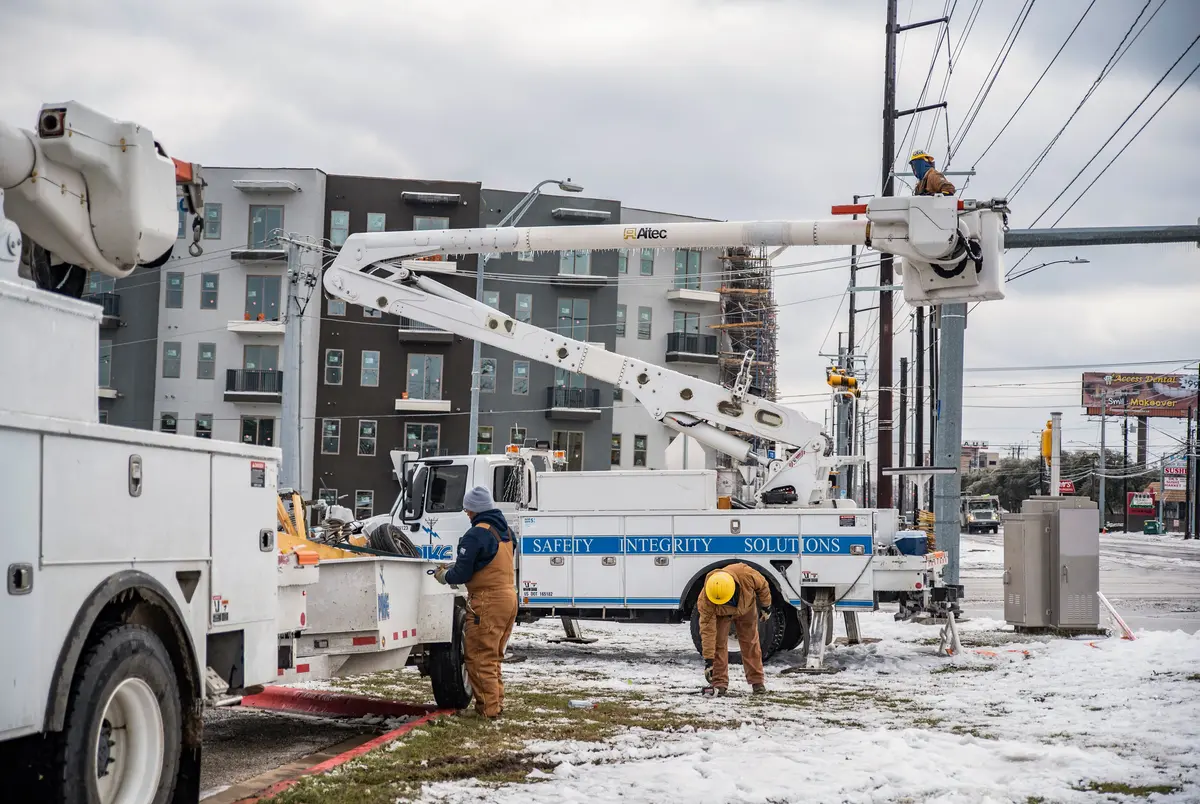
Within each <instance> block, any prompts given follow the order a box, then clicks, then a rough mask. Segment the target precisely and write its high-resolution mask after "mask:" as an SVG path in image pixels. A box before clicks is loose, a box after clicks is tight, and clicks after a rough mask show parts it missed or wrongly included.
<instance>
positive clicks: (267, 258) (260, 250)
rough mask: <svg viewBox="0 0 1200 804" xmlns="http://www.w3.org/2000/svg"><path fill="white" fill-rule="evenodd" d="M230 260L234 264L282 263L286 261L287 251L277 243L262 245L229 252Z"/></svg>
mask: <svg viewBox="0 0 1200 804" xmlns="http://www.w3.org/2000/svg"><path fill="white" fill-rule="evenodd" d="M229 257H230V259H232V260H234V261H235V262H242V263H252V262H284V261H286V260H287V249H286V248H284V247H283V246H281V245H279V243H262V244H260V245H257V246H246V247H244V248H235V249H233V250H232V251H230V252H229Z"/></svg>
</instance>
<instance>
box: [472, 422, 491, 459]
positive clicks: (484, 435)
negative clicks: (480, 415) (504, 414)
mask: <svg viewBox="0 0 1200 804" xmlns="http://www.w3.org/2000/svg"><path fill="white" fill-rule="evenodd" d="M492 432H493V430H492V427H491V426H490V425H489V426H485V427H480V428H479V432H478V433H476V437H475V453H476V454H477V455H491V454H492Z"/></svg>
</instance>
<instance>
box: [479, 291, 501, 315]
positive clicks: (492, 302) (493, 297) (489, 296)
mask: <svg viewBox="0 0 1200 804" xmlns="http://www.w3.org/2000/svg"><path fill="white" fill-rule="evenodd" d="M483 303H484V304H486V305H487V306H488V307H491V308H492V309H493V310H499V309H500V291H498V290H485V291H484V292H483Z"/></svg>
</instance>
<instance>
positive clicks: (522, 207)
mask: <svg viewBox="0 0 1200 804" xmlns="http://www.w3.org/2000/svg"><path fill="white" fill-rule="evenodd" d="M547 184H557V185H558V189H560V190H562V191H563V192H564V193H582V192H583V186H582V185H580V184H576V183H575V182H573V181H571V180H570V179H569V178H567V179H545V180H543V181H540V182H538V183H537V184H536V185H534V188H533V189H532V190H530V191H529V192H527V193H526V194H525V197H524V198H522V199H521V200H520V201H518V202H517V203H516V204H514V205H513V208H512V209H511V210H509V211H508V214H507V215H505V216H504V217H503V218H501V219H500V223H498V224H496V225H497V226H512V225H513V224H515V223H516V222H517V221H519V220H520V219H521V216H522V215H524V214H525V213H526V212H528V211H529V208H530V207H531V206H533V202H534V201H535V200H536V199H537V197H538V196H539V195H541V193H542V188H543V187H545V186H546V185H547ZM491 257H492V254H491V252H485V253H483V254H480V255H479V259H478V260H476V263H475V301H480V302H481V301H483V269H484V266H486V265H487V262H488V260H489V259H491ZM479 347H480V343H479V340H478V339H475V340H474V341H473V342H472V345H471V420H470V423H469V424H468V425H467V427H468V429H467V436H468V442H467V454H468V455H475V454H476V451H477V449H478V447H479V380H480V376H481V374H482V366H481V365H480V364H481V361H480V354H479Z"/></svg>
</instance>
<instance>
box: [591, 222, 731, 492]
mask: <svg viewBox="0 0 1200 804" xmlns="http://www.w3.org/2000/svg"><path fill="white" fill-rule="evenodd" d="M702 220H707V219H705V218H695V217H691V216H687V215H672V214H669V213H665V212H652V211H650V210H644V209H633V208H629V207H622V208H621V223H625V224H638V223H668V222H674V223H679V222H687V221H702ZM641 252H642V250H640V249H631V250H630V251H629V253H628V255H627V257H626V259H625V271H624V273H621V274H619V276H618V282H617V305H618V306H617V310H618V321H617V324H618V327H617V338H616V347H615V349H616V351H617V352H619V353H621V354H624V355H628V356H630V357H636V358H638V359H639V360H645V361H646V362H648V363H654V364H657V365H660V366H666V367H667V368H670V369H672V370H674V371H679V372H682V373H684V374H689V375H692V376H694V377H700V378H701V379H705V380H709V381H710V382H716V381H717V379H718V374H719V367H718V365H717V360H718V357H719V352H720V343H721V340H722V339H721V337H720V336H719V332H720V330H715V329H710V325H712V324H716V323H719V322H720V320H721V302H720V296H719V295H718V293H717V291H718V289H719V288H720V284H721V271H722V263H721V260H720V259H718V257H719V253H720V252H719V251H715V250H708V251H701V252H699V254H698V255H695V256H689V255H686V254H683V255H681V254H679V253H677V251H676V250H675V249H661V250H658V251H655V252H654V254H653V269H652V271H650V272H649V273H646V272H645V271H644V269H643V261H642V256H643V255H642V253H641ZM697 260H698V268H699V272H698V274H697V273H696V268H697V264H696V263H697ZM677 265H678V266H679V267H680V268H682V269H683V271H682V274H681V275H680V276H678V277H677ZM646 267H647V268H649V267H650V265H649V263H647V266H646ZM622 310H623V311H624V335H622V334H621V333H622V330H621V327H620V325H621V323H622V322H621V320H620V316H621V311H622ZM647 317H648V319H649V320H648V321H647V320H646V318H647ZM647 323H648V324H649V332H648V333H647V331H646V327H645V325H646V324H647ZM677 328H679V329H681V330H687V331H686V332H684V333H683V334H684V335H691V336H697V337H683V338H680V337H675V338H672V337H671V333H673V332H675V331H676V329H677ZM647 335H648V337H646V336H647ZM612 433H613V437H612V449H611V451H612V453H613V457H614V458H615V457H617V456H618V453H619V457H620V460H619V462H618V461H613V462H612V468H614V469H617V468H620V469H640V468H646V469H666V468H668V466H667V458H666V452H667V445H668V444H669V443H671V441H672V440H673V439H674V438H675V437H676V435H677V434H676V433H675V431H673V430H671V429H669V428H667V427H664V426H663V425H661V424H659V423H658V422H656V421H654V420H653V419H651V418H650V414H649V413H647V412H646V409H645V408H643V407H642V406H641V405H640V404H638V402H637V400H635V399H634V398H633V397H632V395H631V394H630V393H629V392H625V393H624V395H623V398H622V399H619V400H614V402H613V428H612ZM643 444H644V447H645V449H644V450H643V449H642V446H643ZM691 446H692V445H691V444H689V449H690V448H691ZM696 446H699V445H696ZM643 453H644V455H643ZM687 460H688V465H689V466H693V465H694V464H695V462H696V459H695V456H694V455H691V454H689V455H688V456H687ZM715 467H716V454H715V453H714V452H713V451H712V450H705V455H704V468H707V469H712V468H715Z"/></svg>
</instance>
